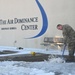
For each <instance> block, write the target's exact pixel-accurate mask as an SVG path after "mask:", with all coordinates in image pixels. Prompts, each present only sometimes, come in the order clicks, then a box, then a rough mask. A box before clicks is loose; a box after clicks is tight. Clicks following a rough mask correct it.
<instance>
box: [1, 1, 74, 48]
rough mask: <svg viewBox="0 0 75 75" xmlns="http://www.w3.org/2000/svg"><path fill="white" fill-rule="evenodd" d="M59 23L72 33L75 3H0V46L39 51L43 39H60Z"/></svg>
mask: <svg viewBox="0 0 75 75" xmlns="http://www.w3.org/2000/svg"><path fill="white" fill-rule="evenodd" d="M59 23H61V24H69V25H71V26H72V27H73V28H74V29H75V0H0V46H16V47H26V48H42V45H40V44H41V43H42V42H43V39H44V37H57V36H58V37H62V34H61V32H60V31H58V30H57V29H56V25H57V24H59Z"/></svg>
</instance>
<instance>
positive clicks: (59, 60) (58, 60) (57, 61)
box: [49, 57, 65, 63]
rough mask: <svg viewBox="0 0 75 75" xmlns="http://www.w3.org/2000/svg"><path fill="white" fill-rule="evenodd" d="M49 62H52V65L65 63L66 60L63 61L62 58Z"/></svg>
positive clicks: (52, 59)
mask: <svg viewBox="0 0 75 75" xmlns="http://www.w3.org/2000/svg"><path fill="white" fill-rule="evenodd" d="M49 61H50V62H51V63H65V60H64V59H62V58H59V57H58V58H51V59H49Z"/></svg>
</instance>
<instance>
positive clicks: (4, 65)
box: [0, 46, 75, 75]
mask: <svg viewBox="0 0 75 75" xmlns="http://www.w3.org/2000/svg"><path fill="white" fill-rule="evenodd" d="M0 50H1V51H3V50H11V51H17V53H13V54H1V55H0V56H10V55H19V54H30V53H31V52H32V51H33V52H36V53H45V54H49V53H50V54H60V55H61V54H62V51H61V50H52V49H51V50H48V51H46V50H44V49H32V48H24V49H22V50H19V49H17V48H16V47H5V46H0ZM65 55H68V51H67V50H66V51H65ZM0 75H75V63H74V62H71V63H66V62H65V60H64V59H62V58H55V57H52V58H50V59H49V60H48V61H41V62H25V61H1V62H0Z"/></svg>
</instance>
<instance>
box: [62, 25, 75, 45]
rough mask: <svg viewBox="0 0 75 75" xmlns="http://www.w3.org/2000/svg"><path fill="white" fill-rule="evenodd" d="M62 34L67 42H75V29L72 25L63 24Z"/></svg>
mask: <svg viewBox="0 0 75 75" xmlns="http://www.w3.org/2000/svg"><path fill="white" fill-rule="evenodd" d="M62 34H63V38H64V43H65V44H70V43H75V31H74V29H73V28H72V27H71V26H69V25H67V24H65V25H63V30H62Z"/></svg>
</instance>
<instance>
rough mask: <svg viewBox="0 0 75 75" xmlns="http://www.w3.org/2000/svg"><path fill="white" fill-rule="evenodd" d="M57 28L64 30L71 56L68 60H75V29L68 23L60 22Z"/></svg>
mask: <svg viewBox="0 0 75 75" xmlns="http://www.w3.org/2000/svg"><path fill="white" fill-rule="evenodd" d="M57 29H59V30H62V33H63V38H64V44H65V45H67V46H68V51H69V57H68V58H67V61H70V62H73V61H74V52H75V31H74V29H73V28H72V27H71V26H69V25H67V24H65V25H62V24H58V25H57Z"/></svg>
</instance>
